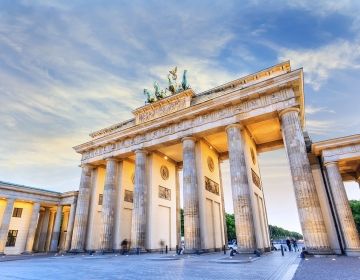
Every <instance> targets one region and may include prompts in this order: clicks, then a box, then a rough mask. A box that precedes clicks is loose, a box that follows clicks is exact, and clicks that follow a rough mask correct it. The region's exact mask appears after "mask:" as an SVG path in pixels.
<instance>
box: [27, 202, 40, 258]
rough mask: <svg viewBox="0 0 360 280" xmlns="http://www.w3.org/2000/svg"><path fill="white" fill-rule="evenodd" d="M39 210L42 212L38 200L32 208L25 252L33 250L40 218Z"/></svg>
mask: <svg viewBox="0 0 360 280" xmlns="http://www.w3.org/2000/svg"><path fill="white" fill-rule="evenodd" d="M39 212H40V203H38V202H36V203H34V204H33V208H32V213H31V219H30V225H29V231H28V234H27V238H26V245H25V252H24V253H31V252H32V251H33V246H34V240H35V232H36V226H37V224H38V220H39Z"/></svg>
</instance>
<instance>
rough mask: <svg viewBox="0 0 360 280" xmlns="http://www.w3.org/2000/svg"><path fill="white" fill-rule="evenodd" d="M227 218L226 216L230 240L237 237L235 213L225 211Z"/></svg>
mask: <svg viewBox="0 0 360 280" xmlns="http://www.w3.org/2000/svg"><path fill="white" fill-rule="evenodd" d="M225 218H226V226H227V236H228V240H229V241H231V240H233V239H236V231H235V217H234V214H228V213H225Z"/></svg>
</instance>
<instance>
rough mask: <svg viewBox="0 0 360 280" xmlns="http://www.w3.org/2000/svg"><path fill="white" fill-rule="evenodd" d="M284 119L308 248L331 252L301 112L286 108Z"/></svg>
mask: <svg viewBox="0 0 360 280" xmlns="http://www.w3.org/2000/svg"><path fill="white" fill-rule="evenodd" d="M280 118H281V128H282V133H283V139H284V144H285V150H286V152H287V156H288V159H289V164H290V171H291V175H292V181H293V185H294V191H295V198H296V203H297V208H298V211H299V218H300V223H301V228H302V232H303V235H304V241H305V246H306V249H307V250H308V251H309V252H310V253H314V254H328V253H331V249H330V243H329V240H328V236H327V232H326V227H325V223H324V219H323V215H322V212H321V208H320V203H319V198H318V195H317V192H316V187H315V182H314V178H313V175H312V173H311V167H310V163H309V159H308V157H307V154H306V147H305V141H304V136H303V132H302V129H301V124H300V119H299V110H298V109H297V108H290V109H286V110H284V111H282V112H281V113H280Z"/></svg>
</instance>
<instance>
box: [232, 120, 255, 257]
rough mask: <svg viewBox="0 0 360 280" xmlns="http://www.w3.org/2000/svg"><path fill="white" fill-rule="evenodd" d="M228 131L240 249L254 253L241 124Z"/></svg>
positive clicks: (251, 216)
mask: <svg viewBox="0 0 360 280" xmlns="http://www.w3.org/2000/svg"><path fill="white" fill-rule="evenodd" d="M226 132H227V140H228V149H229V164H230V176H231V189H232V196H233V204H234V216H235V227H236V238H237V244H238V251H240V252H242V253H253V252H254V250H255V249H256V242H255V228H254V220H253V214H252V207H251V197H250V196H251V194H252V192H251V191H250V186H249V181H248V176H247V169H246V163H245V155H244V144H243V140H242V135H241V126H240V125H239V124H233V125H229V126H228V127H227V128H226Z"/></svg>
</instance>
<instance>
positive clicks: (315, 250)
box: [305, 247, 334, 255]
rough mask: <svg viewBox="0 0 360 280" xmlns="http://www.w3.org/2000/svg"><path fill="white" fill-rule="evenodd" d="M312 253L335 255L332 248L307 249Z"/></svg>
mask: <svg viewBox="0 0 360 280" xmlns="http://www.w3.org/2000/svg"><path fill="white" fill-rule="evenodd" d="M305 251H307V252H308V253H309V254H310V255H334V251H333V250H331V249H306V247H305Z"/></svg>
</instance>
